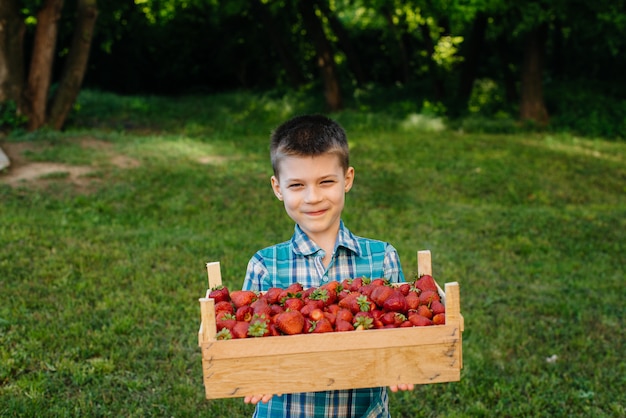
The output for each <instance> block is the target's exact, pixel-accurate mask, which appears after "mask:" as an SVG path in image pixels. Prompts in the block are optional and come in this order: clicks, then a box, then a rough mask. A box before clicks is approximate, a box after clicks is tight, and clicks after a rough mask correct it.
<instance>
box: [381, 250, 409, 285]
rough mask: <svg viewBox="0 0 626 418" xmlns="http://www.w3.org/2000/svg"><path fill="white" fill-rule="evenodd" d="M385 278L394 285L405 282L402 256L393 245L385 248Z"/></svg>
mask: <svg viewBox="0 0 626 418" xmlns="http://www.w3.org/2000/svg"><path fill="white" fill-rule="evenodd" d="M383 269H384V272H385V276H384V277H387V278H388V279H389V280H390V281H391V282H393V283H401V282H404V281H405V279H404V272H403V271H402V265H401V264H400V256H399V255H398V251H396V249H395V248H394V247H393V245H391V244H387V247H386V248H385V261H384V263H383Z"/></svg>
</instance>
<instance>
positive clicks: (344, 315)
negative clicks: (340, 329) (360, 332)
mask: <svg viewBox="0 0 626 418" xmlns="http://www.w3.org/2000/svg"><path fill="white" fill-rule="evenodd" d="M336 317H337V321H339V320H340V319H341V320H344V321H348V322H350V323H352V318H353V317H354V315H352V311H350V309H344V308H341V309H339V311H337V314H336Z"/></svg>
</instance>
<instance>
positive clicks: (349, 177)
mask: <svg viewBox="0 0 626 418" xmlns="http://www.w3.org/2000/svg"><path fill="white" fill-rule="evenodd" d="M345 182H346V184H345V191H346V193H348V192H349V191H350V189H351V188H352V184H353V183H354V167H348V169H347V170H346V174H345Z"/></svg>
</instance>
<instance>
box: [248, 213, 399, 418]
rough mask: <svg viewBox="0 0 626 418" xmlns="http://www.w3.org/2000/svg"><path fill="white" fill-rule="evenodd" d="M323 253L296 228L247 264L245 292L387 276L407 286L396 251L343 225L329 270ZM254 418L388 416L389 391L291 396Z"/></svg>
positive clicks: (279, 399) (258, 409) (277, 399)
mask: <svg viewBox="0 0 626 418" xmlns="http://www.w3.org/2000/svg"><path fill="white" fill-rule="evenodd" d="M324 256H325V252H324V250H323V249H321V248H320V247H319V246H318V245H317V244H315V243H314V242H313V241H311V240H310V239H309V237H308V236H307V235H306V234H305V233H304V232H303V231H302V230H301V229H300V227H299V226H298V225H296V226H295V232H294V234H293V237H292V238H291V240H289V241H285V242H283V243H280V244H277V245H274V246H271V247H267V248H265V249H263V250H261V251H258V252H257V253H256V254H255V255H254V256H253V257H252V259H251V260H250V262H249V263H248V269H247V272H246V279H245V281H244V284H243V289H246V290H257V291H266V290H268V289H269V288H270V287H280V288H286V287H287V286H289V285H290V284H292V283H295V282H299V283H301V284H302V285H303V286H304V287H305V288H306V287H312V286H315V287H317V286H320V285H322V284H323V283H326V282H329V281H333V280H336V281H342V280H343V279H346V278H356V277H368V278H372V279H374V278H379V277H384V278H387V279H389V280H391V281H393V282H403V281H404V273H403V272H402V267H401V265H400V259H399V257H398V253H397V251H396V249H395V248H394V247H393V246H392V245H390V244H388V243H386V242H383V241H377V240H372V239H367V238H361V237H357V236H355V235H353V234H352V233H351V232H350V231H349V230H348V229H347V228H346V227H345V226H344V224H343V221H342V222H341V224H340V226H339V233H338V235H337V241H336V243H335V250H334V253H333V256H332V259H331V261H330V263H329V265H328V267H326V268H325V267H324V265H323V264H322V259H323V258H324ZM253 417H254V418H257V417H258V418H262V417H263V418H265V417H268V418H269V417H271V418H305V417H306V418H311V417H333V418H335V417H336V418H340V417H362V418H387V417H389V400H388V394H387V388H384V387H378V388H367V389H351V390H335V391H327V392H307V393H292V394H284V395H282V396H274V397H272V399H271V400H270V401H269V402H268V403H267V404H264V403H262V402H259V403H258V404H257V406H256V410H255V411H254V415H253Z"/></svg>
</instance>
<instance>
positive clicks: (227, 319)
mask: <svg viewBox="0 0 626 418" xmlns="http://www.w3.org/2000/svg"><path fill="white" fill-rule="evenodd" d="M236 323H237V319H236V318H235V316H234V315H233V314H229V313H227V314H226V315H224V316H223V317H222V318H221V319H219V320H216V321H215V328H216V329H217V331H218V332H219V331H221V330H223V329H224V328H227V329H229V330H232V329H233V327H234V326H235V324H236Z"/></svg>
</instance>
